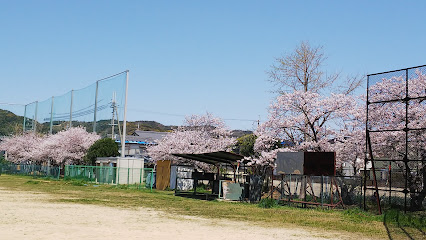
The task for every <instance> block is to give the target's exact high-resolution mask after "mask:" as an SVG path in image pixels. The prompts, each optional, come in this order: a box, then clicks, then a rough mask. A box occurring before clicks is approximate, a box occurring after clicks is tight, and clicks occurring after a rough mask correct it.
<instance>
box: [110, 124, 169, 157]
mask: <svg viewBox="0 0 426 240" xmlns="http://www.w3.org/2000/svg"><path fill="white" fill-rule="evenodd" d="M167 134H168V133H167V132H154V131H140V130H136V131H135V132H134V133H133V134H132V135H129V136H126V144H125V152H124V155H125V156H128V157H137V158H144V159H145V160H149V156H148V152H147V150H146V149H147V147H149V146H153V145H157V144H158V143H159V142H160V141H161V140H162V139H163V138H164V137H165V136H166V135H167ZM115 142H117V143H121V141H120V137H119V136H116V140H115ZM120 151H121V150H120Z"/></svg>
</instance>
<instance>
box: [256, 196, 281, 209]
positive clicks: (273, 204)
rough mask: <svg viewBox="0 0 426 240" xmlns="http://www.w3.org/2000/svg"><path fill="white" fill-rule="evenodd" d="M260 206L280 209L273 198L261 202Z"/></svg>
mask: <svg viewBox="0 0 426 240" xmlns="http://www.w3.org/2000/svg"><path fill="white" fill-rule="evenodd" d="M258 206H259V207H261V208H276V207H278V203H277V201H276V200H275V199H273V198H264V199H262V200H260V202H259V204H258Z"/></svg>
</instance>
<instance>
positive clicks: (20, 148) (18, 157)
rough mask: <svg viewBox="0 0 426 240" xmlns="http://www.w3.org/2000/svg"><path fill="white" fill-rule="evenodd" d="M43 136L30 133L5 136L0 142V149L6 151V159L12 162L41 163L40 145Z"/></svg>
mask: <svg viewBox="0 0 426 240" xmlns="http://www.w3.org/2000/svg"><path fill="white" fill-rule="evenodd" d="M44 139H45V137H43V136H41V135H37V134H34V133H33V132H31V133H24V134H20V135H16V136H13V137H5V138H3V139H2V140H1V142H0V150H3V151H7V159H8V160H9V161H11V162H13V163H17V164H21V163H23V164H25V163H41V161H40V158H39V154H40V153H41V152H42V151H43V149H42V148H41V147H40V146H41V143H42V142H43V141H44Z"/></svg>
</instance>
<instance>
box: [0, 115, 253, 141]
mask: <svg viewBox="0 0 426 240" xmlns="http://www.w3.org/2000/svg"><path fill="white" fill-rule="evenodd" d="M23 122H24V117H22V116H17V115H15V114H14V113H12V112H10V111H7V110H2V109H0V136H7V135H13V134H17V133H22V124H23ZM110 123H111V121H110V120H100V121H98V122H97V123H96V130H97V132H98V133H99V134H100V135H101V136H103V137H105V136H107V134H110V133H111V125H110ZM68 125H69V122H54V125H53V128H52V132H53V133H57V132H59V131H62V130H64V129H66V128H67V127H68ZM72 125H73V126H83V127H85V128H86V129H87V131H89V132H91V131H92V130H93V122H78V121H73V122H72ZM121 127H122V126H121ZM176 127H177V126H166V125H163V124H161V123H159V122H156V121H133V122H127V129H126V132H127V134H132V133H133V132H134V131H135V130H137V129H139V130H142V131H156V132H169V131H172V130H173V129H174V128H176ZM49 130H50V123H48V122H47V123H43V124H37V132H42V133H48V132H49ZM115 131H116V132H117V126H116V127H115ZM251 133H252V131H243V130H233V131H232V136H233V137H235V138H239V137H242V136H244V135H247V134H251Z"/></svg>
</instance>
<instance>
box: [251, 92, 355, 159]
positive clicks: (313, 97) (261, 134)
mask: <svg viewBox="0 0 426 240" xmlns="http://www.w3.org/2000/svg"><path fill="white" fill-rule="evenodd" d="M355 107H356V100H355V99H354V98H353V97H351V96H348V95H344V94H331V96H329V97H323V96H321V95H320V94H318V93H315V92H310V91H308V92H304V91H294V92H292V93H283V94H282V95H280V96H278V97H277V99H276V102H275V103H273V104H272V105H271V106H270V111H269V119H268V121H266V122H265V123H263V124H261V125H260V126H259V128H258V129H257V130H256V132H255V134H256V135H257V136H258V138H257V140H256V143H255V146H254V148H255V151H256V152H258V153H259V154H258V156H259V157H260V159H256V160H255V161H256V164H263V165H265V164H271V165H272V164H273V161H274V160H275V157H276V154H275V153H276V152H277V151H290V150H291V151H333V150H334V149H333V147H334V146H333V141H336V140H337V139H344V136H343V135H344V134H345V133H344V132H343V131H341V129H342V128H344V127H345V125H347V124H346V121H347V120H349V119H351V118H353V116H352V114H354V113H355V112H354V111H352V109H354V108H355ZM277 143H279V144H278V146H277ZM283 144H284V145H285V149H280V148H279V146H281V145H283ZM268 152H269V154H268ZM262 156H263V157H262ZM261 159H262V160H261ZM260 160H261V161H260ZM259 161H260V162H259ZM338 161H339V162H341V161H342V158H338Z"/></svg>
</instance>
